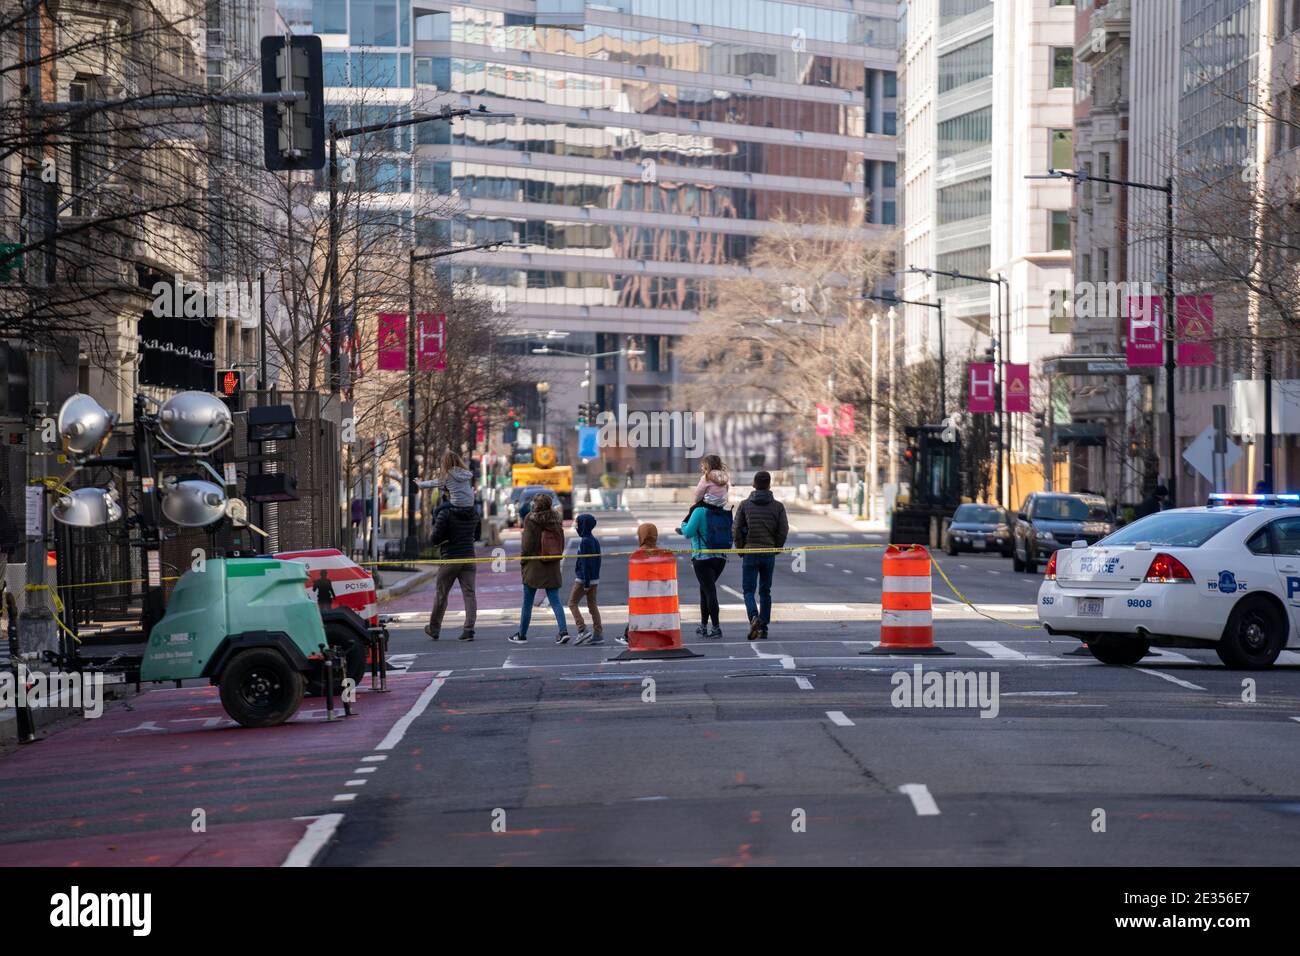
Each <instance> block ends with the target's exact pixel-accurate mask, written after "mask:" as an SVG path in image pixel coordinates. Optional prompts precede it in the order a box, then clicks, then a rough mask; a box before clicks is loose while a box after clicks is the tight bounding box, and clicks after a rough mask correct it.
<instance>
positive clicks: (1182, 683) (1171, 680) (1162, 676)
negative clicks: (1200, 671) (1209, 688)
mask: <svg viewBox="0 0 1300 956" xmlns="http://www.w3.org/2000/svg"><path fill="white" fill-rule="evenodd" d="M1133 669H1134V670H1135V671H1138V672H1140V673H1142V674H1150V675H1151V676H1152V677H1159V678H1160V679H1161V680H1167V681H1169V683H1171V684H1177V685H1178V686H1179V687H1186V688H1187V689H1188V690H1205V688H1204V687H1202V686H1201V685H1200V684H1193V683H1192V682H1191V681H1189V680H1183V679H1182V678H1181V677H1175V676H1174V675H1173V674H1166V673H1165V672H1164V671H1153V670H1150V669H1149V668H1146V667H1135V668H1133Z"/></svg>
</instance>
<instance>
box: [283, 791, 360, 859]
mask: <svg viewBox="0 0 1300 956" xmlns="http://www.w3.org/2000/svg"><path fill="white" fill-rule="evenodd" d="M346 796H349V797H354V796H356V794H354V793H349V794H346ZM335 799H338V798H337V797H336V798H335ZM294 819H295V820H310V821H311V823H310V824H308V826H307V830H306V832H305V833H303V835H302V836H301V837H300V838H299V840H298V842H297V843H295V844H294V846H293V849H292V850H290V851H289V855H288V856H286V857H285V858H284V862H283V863H281V864H280V866H282V867H285V866H294V867H298V866H311V862H312V860H314V859H316V854H317V853H319V852H320V851H321V849H322V848H323V847H324V846H325V844H326V843H328V842H329V841H330V838H331V837H332V836H334V831H335V830H337V829H338V828H339V824H340V823H342V822H343V814H341V813H326V814H322V815H321V816H319V817H294Z"/></svg>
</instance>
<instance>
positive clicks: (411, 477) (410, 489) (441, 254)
mask: <svg viewBox="0 0 1300 956" xmlns="http://www.w3.org/2000/svg"><path fill="white" fill-rule="evenodd" d="M331 142H332V141H331ZM504 244H505V240H504V239H499V240H497V241H496V242H480V243H479V244H478V245H474V246H457V247H456V248H454V249H439V250H437V251H436V252H425V253H417V252H416V251H415V249H414V248H412V249H411V250H410V251H409V253H408V254H407V260H406V307H407V319H406V542H405V544H404V550H405V553H406V556H407V557H409V558H417V557H419V545H418V542H417V540H416V538H417V535H416V532H415V511H416V505H417V503H418V501H419V495H420V491H419V489H418V488H417V487H416V484H415V329H416V321H415V264H416V263H417V262H428V261H429V260H430V259H442V258H445V257H447V256H454V255H456V254H457V253H461V252H473V251H475V250H479V249H495V248H496V247H497V246H501V245H504Z"/></svg>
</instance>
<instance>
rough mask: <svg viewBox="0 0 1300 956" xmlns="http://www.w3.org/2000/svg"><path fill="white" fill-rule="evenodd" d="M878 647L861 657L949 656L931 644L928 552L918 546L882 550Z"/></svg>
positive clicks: (932, 641) (932, 634) (896, 546)
mask: <svg viewBox="0 0 1300 956" xmlns="http://www.w3.org/2000/svg"><path fill="white" fill-rule="evenodd" d="M882 580H883V584H882V587H881V596H880V644H879V645H877V646H876V647H874V648H872V649H871V650H869V651H863V652H862V653H863V654H909V655H910V654H951V653H952V651H945V650H944V649H943V648H941V647H938V646H937V645H936V644H935V643H934V614H933V606H932V604H931V601H932V597H931V586H930V553H929V552H928V551H926V550H925V548H924V547H922V546H921V545H919V544H891V545H890V546H889V547H888V548H886V549H885V558H884V576H883V578H882Z"/></svg>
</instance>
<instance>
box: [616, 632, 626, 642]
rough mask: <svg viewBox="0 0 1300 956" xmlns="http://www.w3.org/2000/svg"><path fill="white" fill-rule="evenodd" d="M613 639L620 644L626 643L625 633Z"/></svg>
mask: <svg viewBox="0 0 1300 956" xmlns="http://www.w3.org/2000/svg"><path fill="white" fill-rule="evenodd" d="M614 640H616V641H617V642H618V643H620V644H627V635H626V634H620V635H619V636H618V637H616V638H614Z"/></svg>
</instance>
